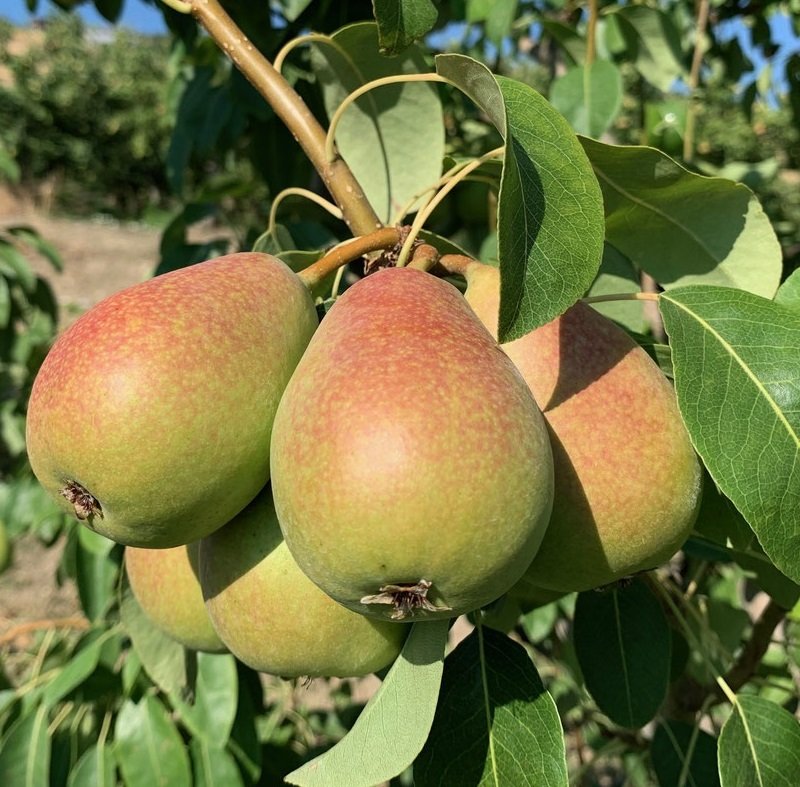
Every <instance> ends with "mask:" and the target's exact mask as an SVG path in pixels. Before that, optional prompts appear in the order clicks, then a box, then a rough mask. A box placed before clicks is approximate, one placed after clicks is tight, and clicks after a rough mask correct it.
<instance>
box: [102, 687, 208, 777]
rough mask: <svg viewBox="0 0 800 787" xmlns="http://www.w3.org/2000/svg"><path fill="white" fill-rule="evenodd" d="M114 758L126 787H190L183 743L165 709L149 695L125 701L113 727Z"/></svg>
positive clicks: (190, 775)
mask: <svg viewBox="0 0 800 787" xmlns="http://www.w3.org/2000/svg"><path fill="white" fill-rule="evenodd" d="M114 756H115V758H116V760H117V763H118V764H119V768H120V771H121V772H122V778H123V780H124V782H125V785H126V787H153V785H162V784H163V785H169V787H184V785H186V787H190V785H191V784H192V774H191V771H190V769H189V758H188V757H187V756H186V749H185V748H184V745H183V740H182V739H181V736H180V735H179V734H178V730H177V729H176V728H175V725H174V724H173V722H172V720H171V719H170V717H169V714H168V713H167V710H166V708H165V707H164V706H163V705H162V704H161V702H160V701H159V700H158V699H156V698H155V697H153V696H145V697H143V698H142V700H141V701H140V702H139V704H138V705H135V704H134V703H133V702H131V701H130V700H128V701H127V702H125V704H124V705H123V706H122V709H121V710H120V712H119V715H118V716H117V721H116V726H115V728H114Z"/></svg>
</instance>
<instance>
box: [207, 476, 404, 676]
mask: <svg viewBox="0 0 800 787" xmlns="http://www.w3.org/2000/svg"><path fill="white" fill-rule="evenodd" d="M200 580H201V585H202V589H203V595H204V597H205V600H206V607H207V609H208V613H209V615H210V616H211V620H212V622H213V624H214V627H215V628H216V630H217V632H218V634H219V636H220V637H221V638H222V640H223V642H225V644H226V645H227V646H228V648H229V649H230V651H231V653H233V654H234V655H235V656H236V658H238V659H239V660H240V661H242V662H244V663H245V664H247V666H249V667H251V668H252V669H255V670H257V671H259V672H267V673H270V674H272V675H278V676H280V677H284V678H290V677H299V676H301V675H303V676H309V677H320V676H326V677H332V676H336V677H342V678H344V677H357V676H361V675H367V674H369V673H370V672H375V671H377V670H380V669H382V668H383V667H386V666H387V665H388V664H390V663H391V662H392V661H394V659H395V658H396V657H397V655H398V654H399V653H400V649H401V648H402V645H403V642H404V640H405V638H406V635H407V633H408V627H407V626H400V625H396V624H392V623H388V622H382V621H376V620H371V619H369V618H367V617H364V616H363V615H359V614H357V613H356V612H352V611H351V610H349V609H347V608H346V607H343V606H342V605H340V604H337V603H336V602H335V601H334V600H333V599H331V598H329V597H328V596H326V595H325V593H323V592H322V591H321V590H320V589H319V588H318V587H317V586H316V585H315V584H314V583H313V582H312V581H311V580H310V579H308V577H306V576H305V574H303V572H302V571H301V570H300V568H299V566H298V565H297V563H296V562H295V561H294V558H293V557H292V555H291V553H290V552H289V549H288V547H287V546H286V543H285V542H284V540H283V536H282V535H281V530H280V526H279V524H278V520H277V517H276V515H275V507H274V505H273V503H272V495H271V494H270V491H269V489H267V490H265V491H264V492H262V493H261V494H260V495H259V496H258V497H257V498H256V499H255V500H254V501H253V502H252V503H251V504H250V505H249V506H248V507H247V508H246V509H245V510H244V511H242V512H241V513H240V514H239V515H238V516H237V517H235V518H234V519H233V521H231V522H229V523H228V524H227V525H225V527H223V528H221V529H220V530H217V531H216V532H215V533H213V534H212V535H210V536H208V537H207V538H205V539H203V540H202V541H201V542H200Z"/></svg>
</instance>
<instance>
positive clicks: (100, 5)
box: [94, 0, 123, 24]
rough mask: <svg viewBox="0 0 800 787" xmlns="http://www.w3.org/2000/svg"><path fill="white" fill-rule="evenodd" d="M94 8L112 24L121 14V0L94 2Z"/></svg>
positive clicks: (96, 0)
mask: <svg viewBox="0 0 800 787" xmlns="http://www.w3.org/2000/svg"><path fill="white" fill-rule="evenodd" d="M94 4H95V7H96V8H97V10H98V11H99V12H100V15H101V16H102V17H103V18H104V19H107V20H108V21H109V22H111V24H114V23H115V22H116V21H117V20H118V19H119V15H120V14H121V13H122V4H123V0H94Z"/></svg>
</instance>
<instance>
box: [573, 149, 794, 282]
mask: <svg viewBox="0 0 800 787" xmlns="http://www.w3.org/2000/svg"><path fill="white" fill-rule="evenodd" d="M581 144H582V145H583V147H584V149H585V150H586V153H587V154H588V156H589V159H590V160H591V162H592V166H593V167H594V171H595V173H596V174H597V177H598V178H599V180H600V186H601V188H602V189H603V200H604V202H605V213H606V239H607V240H608V241H609V243H612V244H613V245H614V246H615V247H616V248H618V249H619V250H620V251H621V252H622V253H623V254H624V255H625V256H626V257H628V258H629V259H630V260H631V261H632V262H633V263H634V264H635V265H638V266H639V267H640V268H643V269H644V270H645V271H647V272H648V273H650V274H651V275H652V276H653V277H654V278H655V279H656V281H658V283H659V284H661V285H662V286H663V287H664V288H666V289H669V288H670V287H677V286H682V285H686V284H720V285H723V286H726V287H727V286H730V287H737V288H739V289H743V290H748V291H750V292H754V293H756V295H763V296H764V297H766V298H771V297H772V296H773V295H774V294H775V290H776V289H777V287H778V282H779V281H780V275H781V268H782V264H783V262H782V253H781V247H780V244H779V243H778V239H777V237H776V235H775V231H774V230H773V229H772V226H771V225H770V223H769V219H768V218H767V217H766V214H765V213H764V211H763V209H762V208H761V205H760V204H759V202H758V200H757V199H756V197H755V196H754V195H753V193H752V192H751V191H750V189H748V188H747V187H746V186H742V185H740V184H737V183H733V182H731V181H727V180H722V179H720V178H707V177H704V176H702V175H695V174H693V173H691V172H689V171H688V170H686V169H684V168H683V167H681V166H680V165H679V164H677V163H676V162H675V161H673V160H672V159H671V158H669V156H667V155H665V154H664V153H662V152H661V151H658V150H655V149H654V148H646V147H623V146H616V145H604V144H602V143H600V142H595V141H594V140H591V139H587V138H585V137H582V138H581ZM655 239H657V241H655Z"/></svg>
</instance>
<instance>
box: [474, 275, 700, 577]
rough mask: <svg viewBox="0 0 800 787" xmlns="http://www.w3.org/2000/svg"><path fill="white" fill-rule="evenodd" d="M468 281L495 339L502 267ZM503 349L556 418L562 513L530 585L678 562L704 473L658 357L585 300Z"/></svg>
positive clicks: (551, 423)
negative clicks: (677, 554) (672, 559)
mask: <svg viewBox="0 0 800 787" xmlns="http://www.w3.org/2000/svg"><path fill="white" fill-rule="evenodd" d="M465 276H466V279H467V285H468V286H467V292H466V299H467V301H468V303H469V304H470V305H471V306H472V308H473V309H474V310H475V312H476V314H477V315H478V316H479V317H480V318H481V320H482V321H483V322H484V324H485V325H486V326H487V327H488V328H489V329H490V330H492V331H493V332H496V330H497V319H498V309H499V292H500V274H499V271H498V270H497V269H496V268H492V267H490V266H488V265H482V264H480V263H473V264H471V265H469V266H468V267H467V269H466V274H465ZM495 335H496V333H495ZM503 349H504V350H505V351H506V353H508V355H509V357H510V358H511V359H512V360H513V361H514V363H515V364H516V366H517V368H518V369H519V370H520V372H522V376H523V377H524V378H525V380H526V381H527V383H528V385H529V386H530V388H531V391H532V392H533V395H534V396H535V397H536V401H537V402H538V403H539V406H540V407H541V408H542V411H543V413H544V416H545V418H546V419H547V425H548V428H549V430H550V436H551V440H552V445H553V461H554V464H555V496H554V502H553V516H552V519H551V522H550V526H549V528H548V530H547V533H546V535H545V538H544V541H543V543H542V546H541V549H540V550H539V553H538V554H537V556H536V559H535V560H534V561H533V563H532V564H531V566H530V568H529V569H528V571H527V574H526V577H527V579H528V580H529V581H530V582H531V583H532V584H533V585H535V586H537V587H540V588H543V589H549V590H554V591H562V592H570V591H576V590H578V591H580V590H588V589H590V588H595V587H599V586H601V585H607V584H609V583H611V582H614V581H616V580H618V579H620V578H622V577H625V576H628V575H630V574H634V573H636V572H638V571H642V570H645V569H650V568H653V567H655V566H657V565H659V564H661V563H663V562H665V561H666V560H668V559H669V558H670V557H671V556H672V555H673V554H674V553H675V552H676V551H677V550H678V549H679V548H680V547H681V545H682V544H683V542H684V541H685V540H686V538H687V537H688V535H689V532H690V531H691V528H692V525H693V523H694V520H695V517H696V515H697V511H698V508H699V504H700V496H701V495H700V492H701V477H702V476H701V467H700V463H699V461H698V459H697V456H696V454H695V452H694V450H693V449H692V445H691V443H690V441H689V435H688V433H687V432H686V428H685V427H684V425H683V421H682V420H681V417H680V413H679V412H678V407H677V403H676V399H675V394H674V391H673V389H672V386H671V385H670V384H669V382H668V381H667V379H666V378H665V377H664V375H663V374H662V373H661V371H660V369H659V368H658V367H657V366H656V364H655V363H654V362H653V361H652V360H651V358H650V356H648V355H647V353H646V352H645V351H644V350H642V349H641V348H640V347H639V346H638V345H637V344H636V342H634V341H633V339H631V338H630V337H629V336H628V335H627V334H626V333H625V332H624V331H623V330H622V329H621V328H619V327H617V326H616V325H615V324H614V323H613V322H612V321H611V320H609V319H607V318H606V317H603V316H602V315H601V314H599V313H598V312H596V311H595V310H594V309H592V308H591V307H589V306H587V305H586V304H584V303H580V302H579V303H576V304H575V305H574V306H572V307H571V308H570V309H568V310H567V311H566V312H565V313H564V314H563V315H561V316H560V317H558V318H556V319H555V320H553V321H552V322H550V323H548V324H547V325H545V326H543V327H541V328H539V329H537V330H535V331H533V332H531V333H529V334H527V335H526V336H523V337H522V338H521V339H517V340H516V341H513V342H510V343H509V344H506V345H503Z"/></svg>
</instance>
